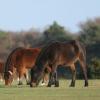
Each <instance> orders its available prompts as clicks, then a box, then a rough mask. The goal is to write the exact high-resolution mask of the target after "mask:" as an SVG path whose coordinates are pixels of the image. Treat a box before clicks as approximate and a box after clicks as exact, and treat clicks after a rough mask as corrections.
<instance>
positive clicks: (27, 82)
mask: <svg viewBox="0 0 100 100" xmlns="http://www.w3.org/2000/svg"><path fill="white" fill-rule="evenodd" d="M24 77H25V79H26V84H27V85H29V84H30V81H29V76H28V72H27V73H24Z"/></svg>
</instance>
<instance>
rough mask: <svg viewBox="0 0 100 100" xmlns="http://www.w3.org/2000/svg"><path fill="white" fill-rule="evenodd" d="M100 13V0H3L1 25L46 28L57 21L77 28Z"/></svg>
mask: <svg viewBox="0 0 100 100" xmlns="http://www.w3.org/2000/svg"><path fill="white" fill-rule="evenodd" d="M95 17H100V0H0V29H2V30H7V31H11V30H12V31H20V30H29V29H30V28H36V29H39V30H44V29H45V28H47V27H48V26H49V25H51V24H52V23H53V22H54V21H57V22H58V24H60V25H61V26H64V27H65V28H66V29H68V30H70V31H72V32H77V31H78V30H79V23H80V22H85V21H86V20H87V19H89V18H90V19H94V18H95Z"/></svg>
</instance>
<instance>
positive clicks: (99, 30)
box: [79, 18, 100, 44]
mask: <svg viewBox="0 0 100 100" xmlns="http://www.w3.org/2000/svg"><path fill="white" fill-rule="evenodd" d="M80 28H81V30H80V32H79V33H80V35H79V39H80V40H81V41H82V42H84V43H85V44H95V43H97V42H100V18H96V19H94V20H88V21H86V22H85V23H81V24H80Z"/></svg>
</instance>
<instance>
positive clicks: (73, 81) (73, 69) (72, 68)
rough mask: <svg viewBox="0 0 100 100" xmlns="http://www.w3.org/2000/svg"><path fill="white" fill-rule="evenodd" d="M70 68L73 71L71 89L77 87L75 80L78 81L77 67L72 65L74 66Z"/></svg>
mask: <svg viewBox="0 0 100 100" xmlns="http://www.w3.org/2000/svg"><path fill="white" fill-rule="evenodd" d="M70 68H71V71H72V81H71V84H70V86H71V87H74V86H75V79H76V69H75V65H74V64H72V65H71V66H70Z"/></svg>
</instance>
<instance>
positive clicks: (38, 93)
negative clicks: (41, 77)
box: [0, 80, 100, 100]
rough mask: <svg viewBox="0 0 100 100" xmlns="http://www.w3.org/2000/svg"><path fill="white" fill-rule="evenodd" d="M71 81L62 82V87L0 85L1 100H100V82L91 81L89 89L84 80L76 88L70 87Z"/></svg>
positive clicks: (79, 81) (77, 81) (77, 82)
mask: <svg viewBox="0 0 100 100" xmlns="http://www.w3.org/2000/svg"><path fill="white" fill-rule="evenodd" d="M69 84H70V81H69V80H67V81H66V80H60V87H59V88H56V87H51V88H48V87H45V86H43V87H41V86H39V87H35V88H30V87H29V86H26V85H23V86H18V85H16V82H15V83H13V85H12V86H11V87H6V86H4V85H3V83H0V100H100V80H89V87H84V81H83V80H76V87H74V88H72V87H69Z"/></svg>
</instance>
